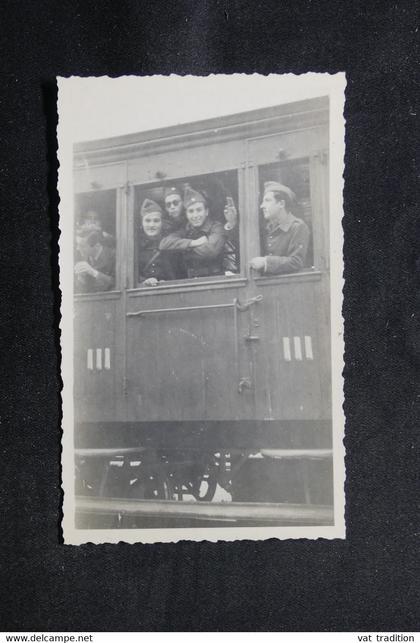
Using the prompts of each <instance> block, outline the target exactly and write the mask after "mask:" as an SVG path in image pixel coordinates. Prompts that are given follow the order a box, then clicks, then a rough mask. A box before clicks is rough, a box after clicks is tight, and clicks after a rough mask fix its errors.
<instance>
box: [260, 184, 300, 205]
mask: <svg viewBox="0 0 420 643" xmlns="http://www.w3.org/2000/svg"><path fill="white" fill-rule="evenodd" d="M266 192H282V193H283V194H286V195H287V196H288V197H289V199H290V200H291V201H295V200H296V195H295V193H294V192H292V190H291V189H290V188H288V187H287V186H286V185H282V184H281V183H278V182H277V181H267V182H266V183H264V194H265V193H266Z"/></svg>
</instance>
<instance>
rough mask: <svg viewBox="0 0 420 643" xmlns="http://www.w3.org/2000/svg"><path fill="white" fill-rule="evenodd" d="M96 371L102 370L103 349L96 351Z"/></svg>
mask: <svg viewBox="0 0 420 643" xmlns="http://www.w3.org/2000/svg"><path fill="white" fill-rule="evenodd" d="M96 369H97V370H98V371H101V370H102V348H97V349H96Z"/></svg>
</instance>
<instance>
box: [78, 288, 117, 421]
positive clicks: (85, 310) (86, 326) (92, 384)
mask: <svg viewBox="0 0 420 643" xmlns="http://www.w3.org/2000/svg"><path fill="white" fill-rule="evenodd" d="M119 308H120V306H119V296H118V295H116V296H115V297H114V298H112V299H111V298H110V297H109V296H108V297H107V298H104V299H102V300H101V299H98V298H95V299H92V300H91V299H88V298H86V299H83V300H78V301H75V318H74V349H75V350H74V408H75V420H76V422H84V421H93V422H95V421H98V422H99V421H107V420H115V419H117V418H118V413H117V404H118V401H119V399H120V398H121V394H122V391H121V380H122V373H121V359H120V355H121V346H120V345H119V344H120V343H121V337H120V334H119V333H118V328H119V320H118V315H119Z"/></svg>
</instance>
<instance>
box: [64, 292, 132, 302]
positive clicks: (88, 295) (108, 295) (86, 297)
mask: <svg viewBox="0 0 420 643" xmlns="http://www.w3.org/2000/svg"><path fill="white" fill-rule="evenodd" d="M120 297H121V290H104V291H101V292H77V293H76V292H75V293H74V299H75V300H76V301H91V300H94V301H95V300H97V299H101V300H103V299H119V298H120Z"/></svg>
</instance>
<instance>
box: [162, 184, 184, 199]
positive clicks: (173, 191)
mask: <svg viewBox="0 0 420 643" xmlns="http://www.w3.org/2000/svg"><path fill="white" fill-rule="evenodd" d="M172 194H177V195H178V196H179V197H181V199H182V193H181V190H180V189H179V188H176V187H175V186H174V185H171V187H167V188H165V189H164V191H163V198H164V199H166V197H168V196H171V195H172Z"/></svg>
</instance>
